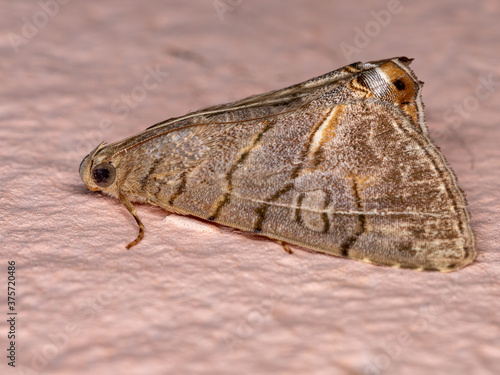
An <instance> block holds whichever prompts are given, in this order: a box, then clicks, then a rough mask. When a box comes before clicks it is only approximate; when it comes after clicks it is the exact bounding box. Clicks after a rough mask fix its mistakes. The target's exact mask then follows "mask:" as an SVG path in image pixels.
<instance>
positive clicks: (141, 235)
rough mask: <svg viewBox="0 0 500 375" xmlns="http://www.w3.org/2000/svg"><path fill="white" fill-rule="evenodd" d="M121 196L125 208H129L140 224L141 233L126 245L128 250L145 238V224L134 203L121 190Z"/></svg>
mask: <svg viewBox="0 0 500 375" xmlns="http://www.w3.org/2000/svg"><path fill="white" fill-rule="evenodd" d="M119 198H120V202H121V203H122V204H123V205H124V206H125V208H126V209H127V210H128V212H130V214H131V215H132V216H133V217H134V219H135V221H136V223H137V225H138V226H139V234H138V235H137V238H136V239H135V240H133V241H132V242H131V243H129V244H128V245H127V246H126V248H127V250H128V249H130V248H131V247H132V246H135V245H137V244H138V243H139V242H141V240H142V239H143V238H144V224H142V221H141V219H139V216H137V211H136V210H135V207H134V205H133V204H132V203H130V201H129V200H128V199H127V198H126V197H125V195H123V194H122V192H121V191H120V192H119Z"/></svg>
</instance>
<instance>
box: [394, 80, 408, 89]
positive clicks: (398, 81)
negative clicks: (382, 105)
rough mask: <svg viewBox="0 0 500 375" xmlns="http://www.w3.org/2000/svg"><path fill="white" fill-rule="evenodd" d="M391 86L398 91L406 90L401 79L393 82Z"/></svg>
mask: <svg viewBox="0 0 500 375" xmlns="http://www.w3.org/2000/svg"><path fill="white" fill-rule="evenodd" d="M393 84H394V86H395V87H396V88H397V89H398V90H399V91H401V90H404V89H405V88H406V85H405V83H404V81H403V80H402V79H401V78H399V79H397V80H395V81H394V82H393Z"/></svg>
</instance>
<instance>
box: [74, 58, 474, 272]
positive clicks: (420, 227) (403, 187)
mask: <svg viewBox="0 0 500 375" xmlns="http://www.w3.org/2000/svg"><path fill="white" fill-rule="evenodd" d="M411 61H412V60H411V59H408V58H406V57H398V58H393V59H387V60H380V61H372V62H368V63H361V62H357V63H354V64H351V65H348V66H345V67H343V68H341V69H338V70H335V71H333V72H330V73H327V74H325V75H322V76H320V77H317V78H313V79H310V80H308V81H305V82H303V83H299V84H296V85H293V86H290V87H287V88H284V89H281V90H276V91H271V92H269V93H266V94H262V95H256V96H251V97H249V98H246V99H243V100H240V101H237V102H234V103H229V104H224V105H219V106H215V107H210V108H207V109H203V110H200V111H198V112H193V113H190V114H188V115H186V116H182V117H178V118H173V119H170V120H166V121H163V122H160V123H158V124H156V125H153V126H151V127H150V128H148V129H146V130H144V131H143V132H141V133H139V134H137V135H134V136H132V137H130V138H127V139H125V140H122V141H120V142H116V143H113V144H110V145H104V144H100V145H99V146H97V148H96V149H95V150H93V151H92V152H91V153H90V154H89V155H87V157H85V159H84V160H83V161H82V164H81V166H80V176H81V178H82V180H83V182H84V183H85V185H86V186H87V188H89V189H90V190H94V191H102V192H104V193H106V194H109V195H111V196H113V197H115V198H118V199H119V200H120V202H122V203H123V205H124V206H125V207H126V208H127V210H128V211H129V212H130V213H131V214H132V215H133V216H134V218H135V220H136V221H137V224H138V225H139V235H138V237H137V238H136V239H135V240H134V241H133V242H132V243H130V244H129V245H128V246H127V248H130V247H132V246H134V245H136V244H137V243H139V241H140V240H141V239H142V237H143V235H144V227H143V225H142V223H141V221H140V219H139V217H138V216H137V213H136V211H135V208H134V206H133V205H132V203H131V202H140V203H149V204H152V205H155V206H159V207H163V208H164V209H166V210H168V211H172V212H175V213H178V214H183V215H193V216H196V217H199V218H202V219H205V220H209V221H214V222H216V223H220V224H223V225H227V226H230V227H234V228H238V229H241V230H244V231H250V232H253V233H257V234H259V235H263V236H267V237H269V238H272V239H275V240H278V241H280V242H281V241H283V242H286V243H290V244H295V245H299V246H303V247H305V248H309V249H312V250H316V251H320V252H324V253H328V254H332V255H335V256H339V257H344V258H351V259H356V260H360V261H364V262H368V263H374V264H377V265H384V266H391V267H395V268H409V269H416V270H426V271H442V272H447V271H453V270H456V269H459V268H461V267H464V266H465V265H467V264H469V263H471V262H472V261H473V260H474V258H475V257H476V251H475V240H474V235H473V233H472V231H471V228H470V226H469V213H468V211H467V208H466V201H465V198H464V195H463V193H462V191H461V190H460V188H459V187H458V184H457V178H456V176H455V174H454V173H453V171H452V170H451V168H450V167H449V166H448V164H447V162H446V160H445V158H444V156H443V155H442V154H441V152H440V151H439V149H438V148H437V147H436V146H435V145H434V143H433V142H432V141H431V139H430V138H429V134H428V131H427V126H426V124H425V121H424V113H423V103H422V99H421V90H422V82H420V81H419V80H418V79H417V77H416V76H415V74H414V73H413V72H412V71H411V70H410V69H409V67H408V65H409V64H410V62H411Z"/></svg>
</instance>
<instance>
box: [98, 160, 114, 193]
mask: <svg viewBox="0 0 500 375" xmlns="http://www.w3.org/2000/svg"><path fill="white" fill-rule="evenodd" d="M115 177H116V169H115V167H113V166H112V165H111V164H109V163H101V164H99V165H97V166H96V167H95V168H94V169H93V170H92V180H93V181H94V182H95V184H96V185H97V186H99V187H102V188H105V187H108V186H110V185H111V184H112V183H113V182H114V181H115Z"/></svg>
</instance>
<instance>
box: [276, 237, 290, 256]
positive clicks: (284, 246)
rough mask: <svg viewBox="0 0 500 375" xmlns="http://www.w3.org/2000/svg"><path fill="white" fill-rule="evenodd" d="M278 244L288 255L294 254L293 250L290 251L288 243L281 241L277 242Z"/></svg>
mask: <svg viewBox="0 0 500 375" xmlns="http://www.w3.org/2000/svg"><path fill="white" fill-rule="evenodd" d="M276 242H277V243H278V245H280V246H281V247H282V248H283V249H284V250H285V251H286V252H287V253H288V254H293V251H292V249H290V246H288V244H287V243H285V242H283V241H280V240H276Z"/></svg>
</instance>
